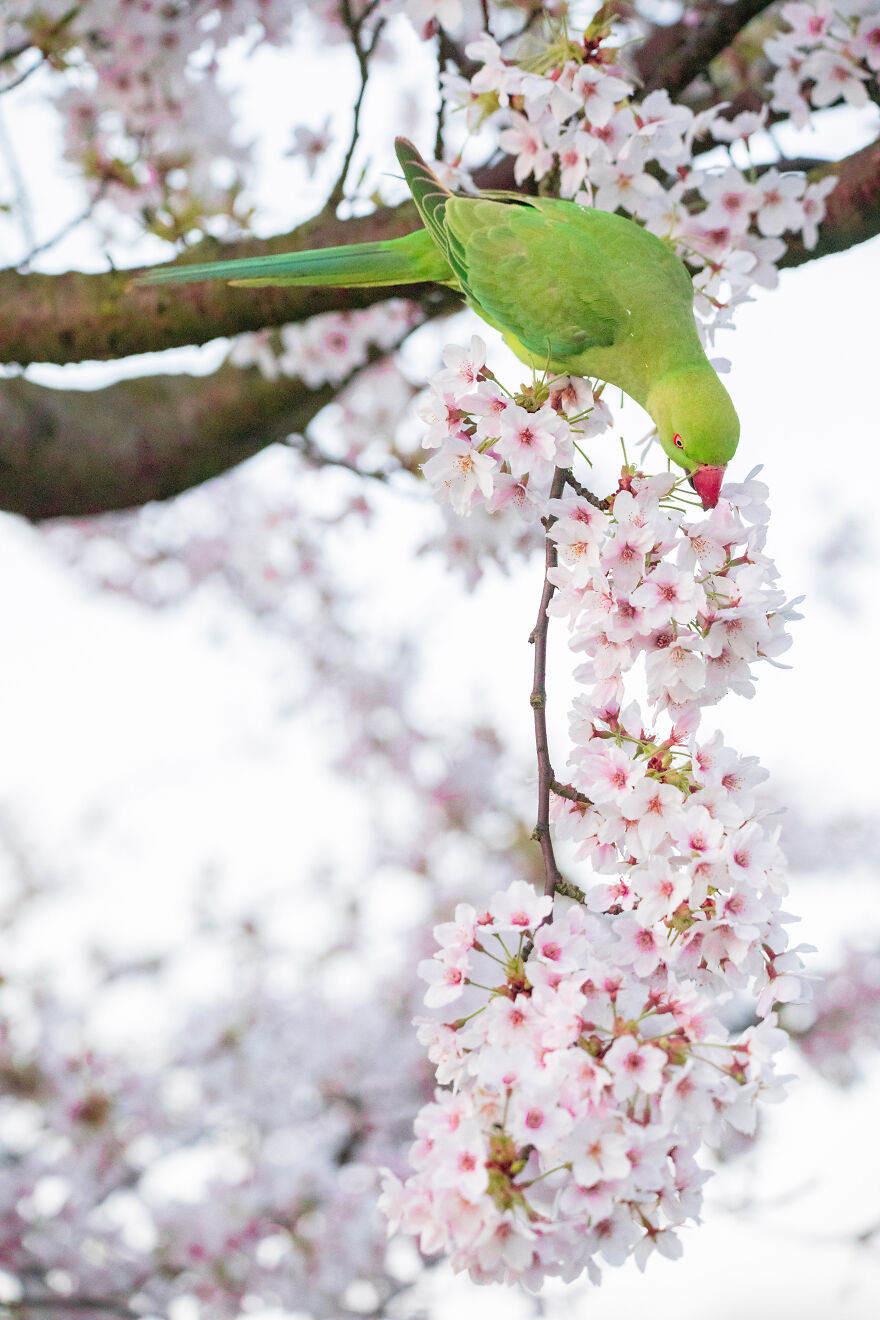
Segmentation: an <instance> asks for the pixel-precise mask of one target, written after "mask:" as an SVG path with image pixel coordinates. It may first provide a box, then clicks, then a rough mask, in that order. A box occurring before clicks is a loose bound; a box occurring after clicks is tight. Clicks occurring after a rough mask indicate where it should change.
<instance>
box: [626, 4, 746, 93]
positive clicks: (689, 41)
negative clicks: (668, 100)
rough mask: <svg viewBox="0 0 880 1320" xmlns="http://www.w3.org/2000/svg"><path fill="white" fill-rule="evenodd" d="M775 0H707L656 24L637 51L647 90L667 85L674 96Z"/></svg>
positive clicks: (639, 69)
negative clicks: (668, 21) (720, 0)
mask: <svg viewBox="0 0 880 1320" xmlns="http://www.w3.org/2000/svg"><path fill="white" fill-rule="evenodd" d="M771 3H772V0H733V3H732V4H719V3H718V0H704V2H703V3H701V4H698V5H694V6H692V7H690V8H689V9H688V10H687V12H686V14H685V16H684V18H683V19H681V20H680V21H679V22H678V23H673V24H671V25H670V26H669V27H657V28H655V29H654V31H653V32H652V33H651V35H650V36H649V37H648V39H647V40H646V41H645V42H644V43H643V45H642V46H641V47H640V48H639V50H638V51H637V53H636V69H637V70H638V73H639V75H640V77H641V79H642V82H643V84H644V87H645V90H646V91H649V92H650V91H654V90H656V89H657V88H659V87H665V88H666V90H667V91H668V92H669V95H670V96H671V97H673V98H675V97H677V96H679V95H680V94H681V93H682V92H683V91H684V89H685V88H686V87H687V86H689V85H690V83H692V82H693V80H694V79H695V78H696V77H697V75H698V74H700V73H702V72H703V71H704V70H705V69H706V68H707V67H708V66H709V65H710V64H711V63H712V60H714V59H715V58H716V57H717V56H718V55H720V54H721V52H722V51H724V50H726V49H727V48H728V46H730V45H731V43H732V42H733V41H734V40H735V38H736V37H737V36H738V35H739V33H740V32H742V30H743V28H745V27H747V26H748V24H749V23H751V21H752V19H753V18H756V17H757V16H758V14H760V13H762V12H763V10H765V9H768V8H769V7H770V4H771Z"/></svg>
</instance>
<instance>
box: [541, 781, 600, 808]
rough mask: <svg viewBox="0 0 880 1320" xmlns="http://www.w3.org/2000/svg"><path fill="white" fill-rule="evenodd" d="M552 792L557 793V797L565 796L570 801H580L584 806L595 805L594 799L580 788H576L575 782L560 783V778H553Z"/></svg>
mask: <svg viewBox="0 0 880 1320" xmlns="http://www.w3.org/2000/svg"><path fill="white" fill-rule="evenodd" d="M550 792H551V793H555V794H556V796H557V797H561V798H565V799H566V800H567V801H568V802H579V803H580V804H581V805H582V806H584V807H591V806H592V805H593V799H592V798H588V797H587V795H586V793H582V792H581V791H580V789H579V788H575V786H574V784H560V782H559V780H558V779H553V780H551V783H550Z"/></svg>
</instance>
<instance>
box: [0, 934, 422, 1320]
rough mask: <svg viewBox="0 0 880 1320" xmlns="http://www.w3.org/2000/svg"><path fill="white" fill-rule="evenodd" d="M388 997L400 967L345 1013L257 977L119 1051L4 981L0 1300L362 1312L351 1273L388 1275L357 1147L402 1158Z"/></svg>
mask: <svg viewBox="0 0 880 1320" xmlns="http://www.w3.org/2000/svg"><path fill="white" fill-rule="evenodd" d="M188 948H189V951H190V956H191V955H192V948H193V946H192V944H191V943H190V944H189V945H188ZM257 952H258V951H257V949H256V948H255V949H254V953H255V954H256V953H257ZM258 957H259V969H258V974H259V975H263V974H264V973H265V972H266V970H267V969H268V968H269V966H270V965H271V966H272V968H273V972H274V974H277V973H278V972H279V970H280V968H281V965H282V963H283V964H284V965H285V966H287V967H289V953H286V954H285V955H284V957H283V959H282V958H280V957H278V956H276V953H275V951H270V950H268V949H267V947H266V946H265V945H264V944H263V942H262V941H259V954H258ZM256 967H257V959H255V969H256ZM163 970H168V969H167V968H164V969H163ZM109 997H110V998H112V988H111V990H110V996H109ZM105 1000H106V997H105ZM292 1001H293V1002H295V1003H296V1005H297V1006H296V1008H293V1007H292ZM404 1002H405V996H404V997H403V998H402V997H401V992H400V986H399V984H398V985H396V986H395V999H394V1002H393V1003H392V1000H391V996H390V994H387V997H386V998H385V999H384V1000H383V998H382V997H381V994H380V999H379V1000H377V1001H373V1002H372V1003H371V999H370V997H367V998H365V999H364V1000H363V1005H364V1012H365V1016H366V1018H367V1021H360V1020H359V1021H357V1023H356V1024H355V1023H354V1022H353V1021H352V1019H351V1017H350V1016H349V1015H346V1014H344V1013H339V1012H336V1011H334V1009H333V1008H332V1007H331V1005H330V1003H328V1002H327V1000H326V999H323V998H321V997H320V996H315V997H313V996H312V995H311V993H310V992H309V991H308V990H305V991H304V993H302V994H293V995H291V994H290V993H289V991H286V992H285V993H283V994H282V993H279V991H278V989H277V988H276V989H274V990H268V989H267V988H265V987H261V988H260V989H259V990H256V991H252V992H251V993H249V994H248V995H245V996H239V997H238V998H237V999H236V1000H224V999H223V998H222V997H218V1000H217V1002H216V1003H215V1004H213V1005H212V1006H211V1007H210V1008H204V1009H201V1010H199V1009H195V1010H192V1009H187V1010H185V1011H184V1012H183V1014H182V1018H181V1021H180V1022H179V1023H178V1024H177V1025H176V1028H175V1030H174V1031H173V1032H172V1033H169V1036H170V1039H167V1040H166V1041H165V1042H163V1045H162V1047H161V1052H160V1053H159V1054H158V1055H157V1054H156V1053H154V1051H153V1050H150V1051H148V1053H147V1057H146V1058H145V1057H144V1050H143V1043H142V1042H140V1043H139V1045H138V1048H137V1049H136V1050H134V1051H131V1052H130V1053H129V1052H127V1051H125V1050H123V1049H119V1048H118V1047H116V1048H114V1047H108V1046H107V1045H106V1044H104V1045H103V1046H99V1047H97V1048H96V1046H95V1043H94V1041H89V1040H87V1039H84V1038H83V1036H84V1033H83V1031H82V1023H81V1022H79V1021H78V1020H77V1018H76V1016H75V1015H74V1014H73V1013H72V1012H71V1007H70V1004H69V1003H67V1002H65V999H64V998H63V997H61V996H59V995H58V992H57V990H54V989H53V988H51V987H50V986H48V985H38V986H35V985H29V984H27V982H17V983H16V984H14V985H9V984H8V983H7V984H5V985H4V986H3V987H2V988H0V1012H2V1016H3V1030H2V1032H0V1128H2V1132H3V1145H4V1162H3V1178H2V1182H0V1243H2V1260H3V1271H4V1272H3V1276H2V1290H3V1291H2V1295H3V1301H4V1303H5V1304H6V1305H8V1306H10V1307H11V1308H13V1309H21V1310H22V1311H30V1310H31V1309H32V1308H33V1310H34V1312H36V1311H38V1310H48V1309H50V1308H51V1309H52V1310H53V1311H54V1312H56V1313H63V1314H68V1313H69V1314H75V1313H80V1312H83V1311H87V1312H88V1313H93V1312H94V1313H99V1312H101V1313H103V1312H117V1313H120V1314H122V1313H125V1314H128V1315H130V1316H136V1315H145V1316H155V1315H164V1314H167V1311H168V1308H169V1306H170V1307H172V1309H173V1308H174V1307H175V1306H178V1305H188V1306H189V1307H191V1308H192V1310H193V1314H198V1316H199V1317H201V1320H230V1317H233V1316H236V1315H239V1314H241V1311H242V1308H244V1309H245V1310H246V1309H247V1308H248V1306H251V1307H255V1306H261V1307H262V1308H264V1309H268V1308H271V1307H276V1308H279V1307H280V1308H283V1309H285V1310H286V1311H293V1310H296V1309H300V1310H302V1311H303V1312H304V1313H307V1314H308V1315H309V1316H310V1317H314V1320H319V1318H324V1317H327V1320H330V1318H332V1320H338V1318H339V1317H341V1316H354V1315H361V1314H362V1313H363V1312H362V1311H361V1310H359V1309H358V1307H357V1306H356V1305H353V1306H350V1305H349V1303H348V1298H347V1292H348V1289H350V1288H352V1287H354V1288H355V1290H356V1289H357V1288H358V1287H360V1288H361V1289H362V1290H364V1289H366V1291H367V1292H368V1294H369V1295H372V1296H374V1297H375V1298H376V1299H377V1304H379V1305H381V1304H383V1303H384V1302H386V1301H387V1299H388V1298H389V1297H390V1296H391V1295H392V1294H393V1293H394V1292H395V1291H397V1290H398V1289H399V1287H400V1280H399V1279H398V1278H397V1277H396V1276H395V1275H394V1273H393V1272H391V1271H389V1269H388V1266H387V1263H386V1250H387V1247H386V1242H385V1237H384V1233H383V1226H382V1223H381V1220H380V1219H379V1216H378V1215H377V1213H376V1209H375V1191H376V1182H377V1175H376V1165H377V1164H384V1163H388V1162H391V1163H392V1164H393V1165H394V1166H396V1167H402V1158H401V1153H402V1148H403V1141H404V1134H405V1131H406V1127H407V1125H408V1123H409V1121H410V1116H411V1113H412V1110H413V1108H414V1107H415V1106H416V1105H417V1104H418V1103H419V1102H420V1101H422V1100H423V1099H424V1098H425V1095H426V1087H425V1085H424V1080H423V1077H422V1075H421V1072H422V1070H421V1068H420V1060H419V1058H418V1047H417V1045H416V1042H415V1041H414V1040H411V1039H410V1038H409V1037H408V1035H407V1033H406V1032H405V1031H401V1030H400V1027H399V1026H397V1027H395V1026H394V1025H393V1023H394V1018H395V1015H396V1014H399V1013H400V1011H401V1007H402V1006H403V1004H404ZM154 1048H155V1047H154ZM85 1299H96V1300H95V1301H94V1306H92V1305H86V1302H85ZM68 1302H69V1309H68V1305H66V1304H65V1303H68Z"/></svg>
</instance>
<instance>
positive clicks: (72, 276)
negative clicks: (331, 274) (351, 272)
mask: <svg viewBox="0 0 880 1320" xmlns="http://www.w3.org/2000/svg"><path fill="white" fill-rule="evenodd" d="M478 182H479V183H480V186H481V187H486V188H507V187H512V186H513V160H512V158H511V157H509V156H507V157H505V158H504V159H503V160H502V161H501V162H500V164H499V165H498V166H495V167H493V168H492V169H487V170H485V171H483V172H482V173H481V174H480V176H479V180H478ZM420 227H421V222H420V221H419V218H418V214H417V213H416V209H415V207H414V206H413V204H412V202H405V203H403V204H402V205H401V206H395V207H382V208H380V209H379V210H377V211H374V212H373V213H372V214H371V215H365V216H355V217H352V218H350V219H348V220H338V219H336V217H335V216H333V215H319V216H316V217H315V218H314V219H312V220H309V221H307V222H306V223H305V224H303V225H300V226H299V228H297V229H294V230H292V231H291V232H290V233H288V234H277V235H275V236H274V237H272V238H264V239H259V238H248V239H242V240H241V241H240V242H236V243H220V242H218V241H217V240H216V239H205V240H204V241H203V242H201V243H199V244H198V245H197V246H195V247H193V248H191V249H190V251H188V252H187V253H186V255H185V256H183V257H181V258H180V259H179V261H178V262H177V263H175V264H179V265H189V264H191V263H192V262H197V261H221V260H223V261H225V260H231V259H233V258H238V257H259V256H269V255H270V254H273V253H277V252H298V251H302V250H304V249H306V248H313V247H333V246H335V245H336V244H341V243H370V242H375V241H378V240H381V239H388V238H399V237H400V236H401V235H402V234H409V233H411V232H412V231H413V230H414V229H419V228H420ZM138 273H139V269H137V270H124V271H107V272H105V273H101V274H87V273H85V272H83V271H69V272H67V273H66V274H63V275H22V274H19V273H18V272H17V271H14V270H0V309H2V311H0V362H17V363H19V364H21V365H22V366H26V365H28V364H29V363H31V362H57V363H68V362H85V361H101V362H104V361H107V360H109V359H113V358H121V357H128V356H130V355H131V354H133V353H147V352H154V351H159V350H162V349H166V348H179V347H181V346H182V345H185V344H204V343H207V342H208V340H210V339H217V338H218V337H221V336H224V335H237V334H241V333H242V332H243V331H245V330H262V329H264V328H266V327H267V326H278V325H284V324H285V323H286V322H288V321H304V320H306V319H307V318H308V317H310V316H315V315H317V314H318V313H320V312H342V311H351V310H352V309H354V308H358V307H368V306H371V305H372V304H373V303H377V302H382V301H384V300H385V299H387V298H393V297H395V296H399V297H408V298H411V299H413V300H415V301H417V302H421V303H423V304H424V305H425V306H426V307H429V308H435V307H436V306H437V305H438V303H439V305H443V304H444V301H445V302H447V303H448V299H449V297H450V295H449V294H448V293H447V292H445V291H444V290H442V289H440V288H438V286H437V285H434V284H407V285H402V286H400V287H399V288H396V287H395V288H384V289H323V288H321V289H297V288H282V289H271V288H269V289H240V288H238V289H236V288H233V287H232V286H231V285H229V284H225V283H223V282H222V281H219V280H218V281H212V282H210V283H207V284H179V285H158V286H143V287H130V282H131V280H132V278H133V277H134V276H135V275H137V274H138Z"/></svg>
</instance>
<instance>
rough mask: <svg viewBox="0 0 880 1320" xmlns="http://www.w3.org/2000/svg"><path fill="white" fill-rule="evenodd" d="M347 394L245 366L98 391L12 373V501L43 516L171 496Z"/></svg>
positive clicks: (8, 425)
mask: <svg viewBox="0 0 880 1320" xmlns="http://www.w3.org/2000/svg"><path fill="white" fill-rule="evenodd" d="M337 392H338V387H336V386H331V385H325V386H322V387H321V388H320V389H317V390H312V389H309V388H308V387H307V386H305V385H304V384H303V383H302V381H300V380H295V379H290V378H287V377H282V378H281V379H280V380H277V381H267V380H264V379H263V378H262V377H261V376H260V374H259V372H258V371H256V370H254V369H249V370H242V369H240V368H238V367H233V366H223V367H221V368H220V370H219V371H217V372H215V374H214V375H212V376H205V377H194V376H182V375H181V376H145V377H142V378H141V379H138V380H126V381H120V382H119V383H118V384H116V385H110V386H108V387H107V388H106V389H102V390H94V391H87V390H53V389H46V388H44V387H42V386H40V385H35V384H33V382H32V381H29V380H24V379H13V380H5V381H2V382H0V412H2V416H3V426H2V430H0V508H3V509H6V510H8V511H9V512H11V513H20V514H24V516H25V517H26V518H31V519H33V520H35V521H36V520H40V519H43V518H54V517H59V516H62V515H63V516H67V517H79V516H81V515H85V514H92V513H106V512H108V511H109V510H113V509H124V508H131V507H132V506H135V505H141V504H146V503H147V502H148V501H149V500H164V499H168V498H169V497H170V496H172V495H177V494H179V493H180V492H181V491H183V490H187V489H188V488H189V487H190V486H196V485H198V484H199V483H200V482H203V481H207V480H208V479H209V478H210V477H215V476H217V475H218V474H219V473H221V472H225V471H226V470H227V469H228V468H230V467H234V466H235V465H236V464H237V463H241V462H243V461H244V459H246V458H250V457H251V455H252V454H255V453H257V452H258V451H259V450H260V449H263V448H265V447H266V445H269V444H271V443H272V442H273V441H275V440H283V439H285V437H286V436H288V435H290V434H291V433H293V432H296V431H301V430H302V429H303V428H304V427H305V426H307V425H308V423H309V422H310V421H311V420H312V418H313V417H315V416H316V415H317V413H319V412H320V411H321V409H322V408H324V407H326V405H327V404H328V403H330V402H331V400H332V399H333V398H334V396H335V395H336V393H337Z"/></svg>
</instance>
